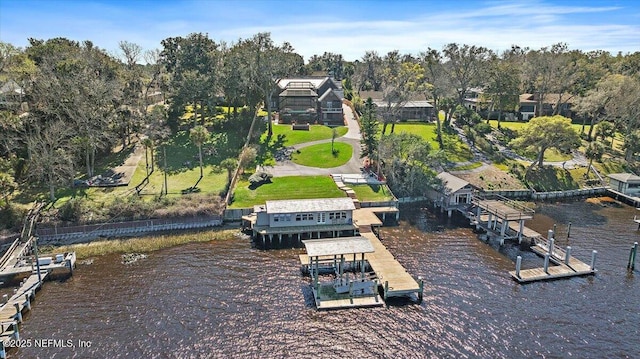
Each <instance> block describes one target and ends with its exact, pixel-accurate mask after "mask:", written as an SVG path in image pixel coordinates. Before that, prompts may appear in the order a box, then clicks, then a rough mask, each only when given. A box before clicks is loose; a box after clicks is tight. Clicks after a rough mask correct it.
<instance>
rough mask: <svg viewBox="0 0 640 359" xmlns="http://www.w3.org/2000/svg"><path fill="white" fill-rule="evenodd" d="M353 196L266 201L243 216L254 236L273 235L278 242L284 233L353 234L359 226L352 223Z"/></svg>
mask: <svg viewBox="0 0 640 359" xmlns="http://www.w3.org/2000/svg"><path fill="white" fill-rule="evenodd" d="M355 209H356V207H355V205H354V204H353V199H351V198H347V197H342V198H318V199H287V200H277V201H266V203H265V204H264V205H259V206H255V207H254V211H253V213H252V214H250V215H248V216H244V217H243V220H245V221H246V222H248V224H249V228H250V229H251V230H252V232H253V235H254V237H260V236H261V237H262V240H263V242H264V241H265V239H266V237H268V238H269V239H270V240H272V239H273V236H274V235H277V236H278V239H279V240H280V241H281V240H282V236H283V235H289V236H290V237H293V236H297V240H298V241H299V240H300V239H301V237H302V236H305V237H307V238H314V237H315V238H321V237H322V236H324V237H340V236H341V235H343V234H344V235H349V236H353V235H356V233H357V229H358V227H357V226H356V225H355V224H354V223H353V211H354V210H355Z"/></svg>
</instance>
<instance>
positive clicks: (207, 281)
mask: <svg viewBox="0 0 640 359" xmlns="http://www.w3.org/2000/svg"><path fill="white" fill-rule="evenodd" d="M635 212H637V211H636V210H635V209H634V208H630V207H627V206H622V207H603V206H601V205H599V204H591V203H587V202H584V201H576V202H571V203H554V204H543V205H540V206H538V208H537V212H536V215H535V218H534V220H533V221H532V222H531V223H528V224H527V225H528V226H529V227H530V228H532V229H534V230H537V231H538V232H541V233H546V231H547V229H549V228H550V227H552V226H553V224H554V223H557V225H558V231H557V238H558V240H557V243H558V244H559V245H561V246H566V245H571V246H572V247H573V254H574V256H576V257H578V258H580V259H582V260H583V261H585V262H587V263H590V260H591V251H592V250H593V249H595V250H597V251H598V258H597V262H596V268H597V269H598V274H597V275H596V276H594V277H580V278H572V279H564V280H557V281H552V282H539V283H532V284H527V285H520V284H517V283H516V282H515V281H513V280H512V279H511V277H510V275H509V274H508V271H510V270H514V268H515V264H514V263H515V258H516V256H517V255H522V256H523V267H541V266H542V263H543V261H542V259H540V258H538V257H537V256H535V255H534V254H532V253H531V252H528V251H526V250H525V249H524V248H523V249H521V248H520V246H519V245H517V244H513V243H509V242H507V244H506V245H505V246H504V247H502V248H499V245H498V244H497V243H493V242H490V243H485V242H483V241H481V240H479V239H477V236H476V234H474V233H473V232H472V230H471V228H470V227H469V226H468V222H467V221H466V220H462V219H456V218H455V217H454V219H453V220H447V219H446V218H443V217H440V215H439V214H434V213H432V212H430V211H428V210H423V209H421V208H419V207H407V208H403V209H402V215H401V220H400V224H399V226H395V227H385V228H383V230H382V238H383V242H384V243H385V245H386V246H387V247H388V248H389V250H390V251H391V252H392V253H394V255H395V256H396V258H397V259H398V260H399V261H400V262H401V263H402V264H403V265H404V266H405V268H406V269H407V271H408V272H409V273H411V274H413V275H414V276H422V277H423V278H425V296H424V301H423V302H422V304H415V303H413V302H411V301H405V300H394V301H392V302H391V303H390V306H389V307H388V308H385V307H379V308H371V309H351V310H339V311H329V312H318V311H316V310H315V308H314V307H313V304H312V303H313V300H312V296H311V291H310V288H309V279H308V278H305V277H303V276H301V274H300V270H299V262H298V259H297V254H298V253H300V252H301V250H300V249H281V250H267V251H264V250H259V249H256V248H253V247H252V245H251V243H250V242H249V241H248V240H246V239H234V240H230V241H219V242H210V243H204V244H203V243H200V244H189V245H184V246H181V247H176V248H171V249H166V250H162V251H158V252H154V253H150V254H149V256H148V258H146V259H143V260H140V261H138V262H136V263H134V264H129V265H125V264H122V263H121V258H120V256H118V255H109V256H104V257H100V258H96V259H95V261H94V262H93V264H91V265H79V266H78V269H77V270H76V271H75V273H74V276H73V277H72V278H70V279H67V280H64V281H51V282H48V283H46V284H45V286H44V289H42V290H41V291H40V292H39V293H38V295H37V298H36V301H35V302H34V303H33V307H32V311H31V312H30V313H29V314H27V315H26V318H25V319H26V320H25V322H24V323H23V325H22V331H21V337H22V339H25V340H30V341H31V343H32V346H31V347H29V348H23V349H19V350H12V351H10V352H9V357H10V358H228V357H233V358H235V357H241V358H311V357H313V358H329V357H340V358H572V357H573V358H639V357H640V335H639V331H640V270H636V272H635V273H632V274H631V273H628V271H627V269H626V265H627V260H628V256H629V249H630V248H631V246H632V244H633V242H634V241H638V240H640V232H638V231H637V230H636V229H637V227H636V225H635V224H634V223H633V222H632V218H633V216H634V214H636V213H635ZM570 221H571V222H572V228H571V238H569V239H567V237H566V232H567V231H566V230H567V224H568V223H569V222H570ZM202 235H207V233H206V232H202ZM638 267H640V261H638ZM41 339H54V340H58V342H55V343H57V344H58V345H53V346H50V347H47V348H43V347H42V344H41V343H42V342H41V341H39V340H41ZM36 340H38V341H39V343H40V344H39V345H38V346H39V347H34V346H33V343H36ZM67 340H68V342H67ZM61 342H63V343H65V344H69V345H66V347H59V346H60V345H59V344H60V343H61ZM81 344H82V345H83V346H84V347H82V348H81V347H80V345H81ZM56 346H57V347H56Z"/></svg>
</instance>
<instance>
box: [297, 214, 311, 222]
mask: <svg viewBox="0 0 640 359" xmlns="http://www.w3.org/2000/svg"><path fill="white" fill-rule="evenodd" d="M296 221H313V213H298V214H296Z"/></svg>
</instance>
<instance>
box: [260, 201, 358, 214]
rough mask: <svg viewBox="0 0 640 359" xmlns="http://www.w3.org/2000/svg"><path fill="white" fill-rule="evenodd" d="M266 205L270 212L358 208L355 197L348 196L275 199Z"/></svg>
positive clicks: (304, 211)
mask: <svg viewBox="0 0 640 359" xmlns="http://www.w3.org/2000/svg"><path fill="white" fill-rule="evenodd" d="M265 207H266V211H267V213H270V214H273V213H306V212H327V211H353V210H354V209H356V207H355V205H354V204H353V199H351V198H348V197H340V198H317V199H285V200H275V201H267V202H266V204H265Z"/></svg>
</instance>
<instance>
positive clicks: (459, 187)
mask: <svg viewBox="0 0 640 359" xmlns="http://www.w3.org/2000/svg"><path fill="white" fill-rule="evenodd" d="M436 177H438V178H439V179H440V180H442V183H443V185H444V191H443V192H432V193H430V195H429V197H430V199H431V200H432V201H433V202H434V204H435V205H436V206H439V207H440V209H441V210H443V211H447V212H448V215H449V217H451V213H452V211H453V210H454V209H458V208H461V207H466V206H467V205H469V204H470V203H471V199H472V198H473V192H474V191H475V189H476V188H475V187H474V186H473V185H472V184H470V183H469V182H467V181H465V180H463V179H462V178H459V177H456V176H454V175H452V174H451V173H449V172H441V173H440V174H438V175H437V176H436Z"/></svg>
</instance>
